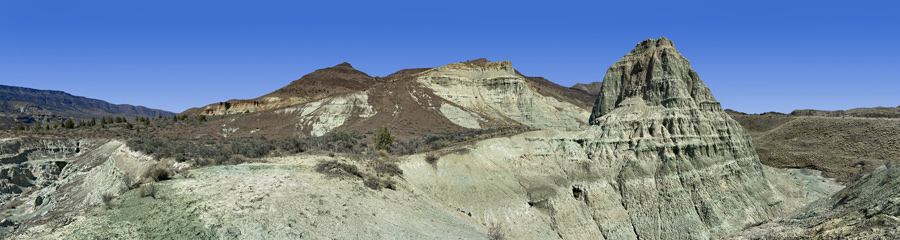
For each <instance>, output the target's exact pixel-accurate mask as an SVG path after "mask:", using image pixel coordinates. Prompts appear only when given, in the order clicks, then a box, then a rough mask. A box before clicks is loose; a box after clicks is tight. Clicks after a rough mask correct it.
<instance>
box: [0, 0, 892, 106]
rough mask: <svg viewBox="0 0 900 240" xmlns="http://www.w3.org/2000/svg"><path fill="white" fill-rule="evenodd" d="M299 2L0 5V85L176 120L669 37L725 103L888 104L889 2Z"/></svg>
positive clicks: (616, 49) (566, 81)
mask: <svg viewBox="0 0 900 240" xmlns="http://www.w3.org/2000/svg"><path fill="white" fill-rule="evenodd" d="M301 2H314V1H207V2H201V1H7V0H0V84H6V85H15V86H24V87H31V88H38V89H53V90H62V91H66V92H69V93H72V94H75V95H80V96H86V97H90V98H97V99H102V100H106V101H109V102H112V103H128V104H136V105H144V106H148V107H153V108H160V109H165V110H169V111H175V112H181V111H183V110H185V109H187V108H190V107H198V106H203V105H206V104H209V103H214V102H219V101H224V100H228V99H246V98H254V97H258V96H260V95H263V94H266V93H268V92H271V91H273V90H275V89H278V88H280V87H282V86H284V85H287V84H288V83H290V82H291V81H292V80H295V79H298V78H300V77H301V76H303V75H304V74H307V73H310V72H312V71H314V70H315V69H319V68H324V67H329V66H333V65H336V64H338V63H341V62H345V61H346V62H349V63H351V64H352V65H353V66H354V67H355V68H357V69H359V70H362V71H364V72H366V73H368V74H370V75H373V76H385V75H387V74H390V73H392V72H394V71H396V70H400V69H404V68H416V67H436V66H441V65H444V64H447V63H452V62H459V61H465V60H469V59H475V58H481V57H484V58H487V59H489V60H492V61H499V60H510V61H512V63H513V66H514V67H515V68H516V69H518V70H519V71H521V72H522V73H524V74H526V75H529V76H543V77H546V78H548V79H550V80H551V81H554V82H556V83H558V84H560V85H563V86H571V85H572V84H574V83H578V82H582V83H586V82H593V81H601V80H602V78H603V75H604V73H605V72H606V69H607V68H608V67H609V66H610V65H611V64H612V63H614V62H615V61H616V60H618V59H619V58H621V57H622V56H623V55H624V54H625V53H627V52H628V51H630V50H631V48H633V47H634V45H636V44H637V43H638V42H640V41H641V40H643V39H647V38H658V37H660V36H666V37H667V38H669V39H671V40H673V41H674V42H675V45H676V47H678V49H679V51H681V53H682V54H683V55H684V56H685V57H687V58H688V59H689V60H691V63H692V65H693V67H694V70H696V71H697V72H698V73H699V74H700V77H701V78H702V79H703V80H704V81H705V82H706V84H707V85H709V87H710V88H711V89H712V91H713V94H714V95H715V96H716V98H717V99H718V100H719V101H720V102H721V103H722V106H723V107H725V108H732V109H736V110H739V111H745V112H751V113H758V112H766V111H781V112H790V111H791V110H793V109H805V108H812V109H826V110H836V109H849V108H854V107H874V106H892V107H893V106H898V105H900V94H898V90H900V81H898V80H900V79H898V78H900V77H898V76H900V44H898V42H900V27H898V24H900V17H898V16H900V13H898V12H897V10H898V9H900V8H898V6H897V5H896V4H892V3H891V2H889V1H880V2H877V1H850V2H847V3H842V4H837V3H826V2H823V1H808V2H795V3H786V2H793V1H772V2H764V1H739V2H738V1H708V2H685V1H665V2H652V1H615V2H607V1H556V2H553V1H541V2H537V3H531V2H526V1H510V2H501V1H409V2H389V1H361V2H353V1H315V2H317V3H301ZM325 2H328V3H325Z"/></svg>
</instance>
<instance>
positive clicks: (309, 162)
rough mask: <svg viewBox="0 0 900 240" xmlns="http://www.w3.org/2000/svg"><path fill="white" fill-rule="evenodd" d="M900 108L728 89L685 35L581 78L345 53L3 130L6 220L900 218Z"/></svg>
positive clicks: (149, 229)
mask: <svg viewBox="0 0 900 240" xmlns="http://www.w3.org/2000/svg"><path fill="white" fill-rule="evenodd" d="M598 68H599V67H598ZM898 110H900V108H873V109H854V110H847V111H839V112H825V111H815V110H798V111H795V112H793V113H790V114H779V113H767V114H759V115H754V114H745V113H740V112H737V111H732V110H724V109H722V107H721V105H720V103H719V102H718V101H717V100H716V98H715V97H714V94H713V91H711V90H710V89H709V88H708V87H707V86H706V85H705V84H704V82H703V81H702V80H701V79H700V75H699V74H698V73H696V72H694V71H693V70H692V68H691V65H690V62H689V61H688V60H687V58H685V57H684V56H682V54H681V53H680V52H678V50H677V49H676V48H675V45H674V43H673V42H672V41H670V40H668V39H666V38H659V39H648V40H644V41H642V42H640V43H639V44H638V45H637V46H635V48H634V49H633V50H631V51H630V52H628V53H627V54H625V56H623V57H622V58H621V59H620V60H619V61H618V62H616V63H615V64H613V65H612V66H610V67H609V68H608V70H607V71H606V75H605V77H604V79H603V82H602V83H599V82H597V83H590V84H578V85H575V86H572V87H571V88H566V87H562V86H559V85H556V84H554V83H553V82H550V81H548V80H547V79H544V78H541V77H529V76H525V75H523V74H522V73H521V72H519V71H518V70H516V69H514V68H513V67H512V63H510V62H508V61H500V62H490V61H488V60H485V59H476V60H470V61H465V62H459V63H451V64H447V65H444V66H440V67H436V68H416V69H405V70H401V71H398V72H396V73H393V74H390V75H388V76H384V77H373V76H369V75H368V74H366V73H363V72H360V71H358V70H356V69H354V68H353V67H352V66H351V65H350V64H348V63H342V64H339V65H336V66H334V67H330V68H325V69H320V70H317V71H315V72H313V73H310V74H307V75H305V76H303V77H302V78H300V79H298V80H296V81H293V82H291V83H290V84H289V85H287V86H285V87H284V88H281V89H278V90H275V91H273V92H272V93H269V94H266V95H264V96H260V97H258V98H255V99H247V100H228V101H223V102H219V103H213V104H210V105H207V106H202V107H197V108H193V109H189V110H187V111H185V112H183V113H180V114H177V115H167V114H163V113H157V114H156V116H153V115H150V116H144V115H128V116H127V117H122V118H123V119H119V118H118V116H120V115H125V114H124V113H123V114H111V115H115V116H117V118H116V119H115V120H110V121H109V122H108V123H107V121H106V120H107V119H106V118H105V117H104V118H103V119H102V121H103V123H102V124H99V125H90V124H88V125H86V126H77V127H71V128H70V127H66V126H62V127H60V126H59V125H60V124H49V125H47V124H45V125H43V127H40V128H36V127H33V125H28V126H26V127H25V128H24V129H13V130H8V131H6V132H3V133H2V135H0V163H2V169H0V236H2V238H5V239H235V238H240V239H304V238H310V239H785V238H786V239H810V238H812V239H854V238H856V239H891V238H897V237H898V235H900V228H898V227H900V218H898V216H900V210H898V209H900V207H898V203H900V200H898V199H900V192H898V191H897V189H900V181H898V180H897V176H900V166H897V164H895V161H896V160H897V159H898V158H900V152H898V149H900V148H898V147H900V135H898V133H900V121H898V118H896V117H897V112H898ZM105 114H107V113H104V115H105ZM98 116H103V115H98ZM72 117H73V118H74V117H75V116H72ZM120 120H123V121H120ZM51 126H52V127H51Z"/></svg>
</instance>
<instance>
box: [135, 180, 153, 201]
mask: <svg viewBox="0 0 900 240" xmlns="http://www.w3.org/2000/svg"><path fill="white" fill-rule="evenodd" d="M138 194H139V195H140V196H141V197H153V198H154V199H155V198H156V183H153V182H148V183H144V184H141V187H140V188H138Z"/></svg>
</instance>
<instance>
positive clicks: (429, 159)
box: [425, 154, 440, 166]
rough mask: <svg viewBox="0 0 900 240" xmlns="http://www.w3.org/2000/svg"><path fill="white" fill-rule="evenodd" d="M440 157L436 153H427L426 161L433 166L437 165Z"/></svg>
mask: <svg viewBox="0 0 900 240" xmlns="http://www.w3.org/2000/svg"><path fill="white" fill-rule="evenodd" d="M439 159H440V157H438V156H437V155H434V154H428V155H425V162H427V163H428V164H431V165H432V166H436V165H437V162H438V160H439Z"/></svg>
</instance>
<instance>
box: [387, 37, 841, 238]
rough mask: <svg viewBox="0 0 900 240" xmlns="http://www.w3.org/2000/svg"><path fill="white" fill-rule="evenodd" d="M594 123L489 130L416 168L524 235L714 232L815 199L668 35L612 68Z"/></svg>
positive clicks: (439, 192)
mask: <svg viewBox="0 0 900 240" xmlns="http://www.w3.org/2000/svg"><path fill="white" fill-rule="evenodd" d="M591 124H592V125H593V126H591V127H590V128H589V129H587V130H584V131H577V132H556V131H550V132H533V133H527V134H522V135H519V136H515V137H512V138H508V139H493V140H487V141H484V142H481V143H479V144H476V145H475V146H474V147H472V148H471V149H469V150H468V153H466V154H458V155H456V154H451V155H448V156H445V157H442V158H441V160H440V161H439V162H438V164H437V168H436V169H435V170H429V169H430V167H428V166H427V164H418V165H417V164H413V163H410V164H409V165H407V167H408V169H404V172H407V173H409V176H408V178H409V179H410V182H411V183H412V184H414V185H418V186H419V187H421V189H422V191H423V192H428V193H432V194H434V195H435V198H436V199H441V200H442V201H443V202H444V204H445V205H448V206H452V207H457V208H459V209H461V211H464V212H471V213H472V214H473V217H474V218H476V219H477V220H478V221H482V222H485V223H487V224H490V223H499V224H503V225H504V226H506V227H507V228H510V229H514V230H512V231H511V232H514V233H517V234H521V235H517V236H515V238H519V237H526V236H532V237H535V238H549V237H553V236H554V235H556V236H559V237H561V238H564V239H584V238H597V236H603V237H604V238H607V239H708V238H715V237H721V236H724V235H726V234H729V233H732V232H736V231H739V230H741V229H743V228H744V227H745V226H746V225H748V224H751V223H756V222H761V221H765V220H768V219H772V218H775V217H777V216H780V215H781V214H784V213H786V212H788V211H791V210H794V209H796V208H799V207H800V206H802V205H803V204H805V203H807V202H809V201H810V199H803V198H802V197H800V196H802V194H801V195H797V194H796V193H797V192H793V193H787V192H790V191H787V192H785V191H781V190H779V189H782V190H783V189H790V188H791V187H784V186H781V184H786V183H785V182H786V181H781V180H779V181H776V182H773V181H770V178H773V177H774V176H767V174H766V173H765V171H764V167H763V165H762V164H760V162H759V159H758V157H757V156H756V153H755V152H754V149H753V146H751V144H750V136H749V135H748V134H747V133H746V131H744V130H743V129H742V128H741V126H740V125H738V123H737V122H735V121H734V120H732V119H731V118H729V117H728V115H727V114H726V113H725V112H724V111H723V110H722V109H721V107H719V104H718V102H716V101H715V99H714V98H713V97H712V94H711V93H710V91H709V89H708V88H707V87H706V86H705V85H704V84H703V82H702V81H700V78H699V77H698V76H697V74H696V73H695V72H693V70H691V68H690V65H689V63H688V61H687V60H686V59H685V58H684V57H682V56H681V55H680V54H679V53H678V51H677V50H675V48H674V45H673V44H672V42H671V41H669V40H667V39H665V38H660V39H650V40H645V41H643V42H641V43H640V44H638V46H637V47H635V49H634V50H632V51H631V52H630V53H629V54H627V55H625V57H623V58H622V60H620V61H619V62H617V63H615V64H614V65H613V66H612V67H610V69H609V70H608V73H607V75H606V78H604V84H603V86H602V91H601V92H600V96H599V98H598V100H597V106H595V108H594V112H593V114H592V117H591ZM444 159H447V160H446V161H445V160H444ZM485 183H490V184H485ZM791 191H793V190H791ZM792 194H793V195H792ZM826 194H827V193H826Z"/></svg>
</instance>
